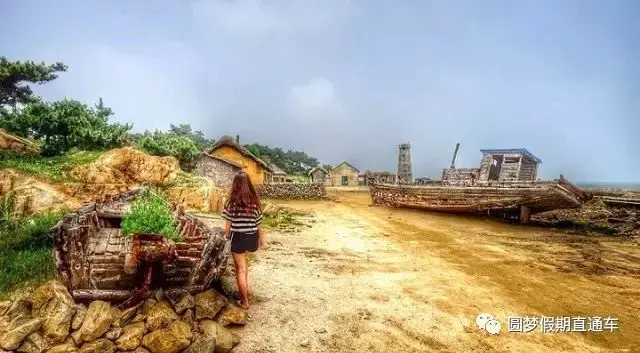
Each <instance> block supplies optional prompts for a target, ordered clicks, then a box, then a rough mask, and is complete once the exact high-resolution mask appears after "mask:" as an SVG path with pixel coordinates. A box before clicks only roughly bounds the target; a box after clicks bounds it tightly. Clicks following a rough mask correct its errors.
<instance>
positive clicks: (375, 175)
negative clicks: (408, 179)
mask: <svg viewBox="0 0 640 353" xmlns="http://www.w3.org/2000/svg"><path fill="white" fill-rule="evenodd" d="M362 175H363V179H364V180H363V183H362V185H371V184H395V183H396V175H395V174H394V173H391V172H372V171H370V170H367V171H365V172H364V173H363V174H362Z"/></svg>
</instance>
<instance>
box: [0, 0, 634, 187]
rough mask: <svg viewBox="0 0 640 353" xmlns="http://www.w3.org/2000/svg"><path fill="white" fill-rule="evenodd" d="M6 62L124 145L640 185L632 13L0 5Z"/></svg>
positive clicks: (589, 6) (605, 2) (602, 5)
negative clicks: (484, 153) (406, 156)
mask: <svg viewBox="0 0 640 353" xmlns="http://www.w3.org/2000/svg"><path fill="white" fill-rule="evenodd" d="M0 12H2V13H3V16H2V17H3V21H2V22H0V55H4V56H7V57H8V58H9V59H10V60H27V59H28V60H36V61H43V60H44V61H47V62H53V61H62V62H64V63H65V64H67V65H68V66H69V70H68V72H66V73H62V74H60V77H59V78H58V79H57V80H55V81H53V82H50V83H48V84H46V85H42V86H38V87H36V92H37V93H38V94H40V95H42V96H43V97H45V98H46V99H48V100H57V99H61V98H64V97H69V98H74V99H78V100H80V101H82V102H84V103H87V104H94V103H95V102H97V100H98V99H99V98H100V97H102V98H103V100H104V103H105V105H107V106H110V107H111V108H112V109H113V110H114V112H115V115H114V119H116V120H118V121H121V122H128V123H133V125H134V130H135V131H143V130H145V129H150V130H153V129H167V128H168V127H169V125H170V124H179V123H188V124H191V126H192V127H194V128H196V129H200V130H202V131H204V132H205V133H206V134H207V135H209V136H210V137H212V138H218V137H220V136H222V135H232V136H235V135H240V139H241V142H242V143H252V142H258V143H261V144H266V145H269V146H272V147H281V148H284V149H289V148H290V149H294V150H303V151H305V152H307V153H308V154H309V155H312V156H314V157H316V158H318V159H319V160H320V161H321V162H323V163H328V164H332V165H337V164H338V163H340V162H342V161H344V160H346V161H348V162H349V163H350V164H352V165H354V166H356V167H357V168H359V169H360V170H362V171H364V170H367V169H370V170H378V171H382V170H388V171H395V170H396V168H397V149H398V144H400V143H405V142H410V143H411V157H412V162H413V174H414V177H432V178H439V176H440V175H441V172H442V168H445V167H447V166H448V165H449V164H450V163H451V157H452V154H453V150H454V148H455V145H456V143H458V142H459V143H460V144H461V147H460V152H459V155H458V159H457V162H456V165H457V166H458V167H477V166H479V162H480V157H481V154H480V152H479V150H480V149H490V148H521V147H522V148H527V149H528V150H529V151H531V152H532V153H533V154H535V155H536V156H537V157H539V158H540V159H541V160H542V162H543V163H542V165H541V166H540V167H539V176H540V177H543V178H555V177H558V176H559V175H560V174H563V175H564V176H565V177H566V178H568V179H570V180H574V181H614V182H630V181H631V182H633V181H640V158H638V157H637V156H638V152H639V151H640V114H639V113H640V99H639V97H640V65H638V64H639V63H640V21H637V17H638V15H639V14H640V2H637V1H634V0H616V1H609V0H600V1H594V0H563V1H552V0H517V1H516V0H512V1H496V0H483V1H472V0H468V1H461V0H447V1H445V0H440V1H430V0H398V1H387V0H235V1H231V0H196V1H186V0H181V1H169V0H164V1H163V0H140V1H129V0H111V1H71V0H57V1H49V0H26V1H25V0H3V1H2V2H0Z"/></svg>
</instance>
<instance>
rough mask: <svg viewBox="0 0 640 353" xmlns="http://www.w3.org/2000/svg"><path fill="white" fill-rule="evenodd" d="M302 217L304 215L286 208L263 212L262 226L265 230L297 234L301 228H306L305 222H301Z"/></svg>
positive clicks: (270, 206)
mask: <svg viewBox="0 0 640 353" xmlns="http://www.w3.org/2000/svg"><path fill="white" fill-rule="evenodd" d="M266 207H267V208H272V207H277V206H275V205H269V206H266ZM263 209H264V208H263ZM303 216H306V215H305V214H303V213H299V212H295V211H293V210H290V209H286V208H277V209H276V210H272V211H270V212H265V215H264V218H263V220H262V225H263V226H264V227H266V228H270V229H277V230H280V231H284V232H298V231H300V229H301V228H302V227H305V226H308V224H307V223H306V222H303V221H302V220H301V217H303Z"/></svg>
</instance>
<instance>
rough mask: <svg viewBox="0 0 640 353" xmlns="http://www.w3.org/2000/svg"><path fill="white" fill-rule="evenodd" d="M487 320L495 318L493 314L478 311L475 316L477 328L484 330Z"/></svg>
mask: <svg viewBox="0 0 640 353" xmlns="http://www.w3.org/2000/svg"><path fill="white" fill-rule="evenodd" d="M489 320H495V319H494V317H493V315H491V314H489V313H480V314H478V316H476V325H477V326H478V328H479V329H481V330H484V329H485V326H486V325H487V322H489Z"/></svg>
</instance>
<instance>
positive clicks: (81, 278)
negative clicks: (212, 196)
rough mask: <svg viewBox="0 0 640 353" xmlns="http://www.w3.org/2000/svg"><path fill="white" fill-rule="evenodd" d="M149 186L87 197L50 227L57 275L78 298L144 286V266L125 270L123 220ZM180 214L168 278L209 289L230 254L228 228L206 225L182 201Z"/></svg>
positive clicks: (113, 296) (123, 294)
mask: <svg viewBox="0 0 640 353" xmlns="http://www.w3.org/2000/svg"><path fill="white" fill-rule="evenodd" d="M145 192H148V190H147V189H146V188H138V189H135V190H132V191H128V192H125V193H122V194H119V195H116V196H113V197H111V198H109V199H108V200H106V201H104V202H101V203H88V204H86V205H84V206H83V207H81V208H80V209H78V210H77V211H76V212H74V213H71V214H67V215H65V216H64V217H63V218H62V219H61V220H60V221H59V222H58V223H57V224H56V225H55V226H54V227H53V228H52V229H51V233H52V236H53V239H54V259H55V265H56V269H57V272H58V277H59V279H60V280H61V281H62V282H63V283H64V284H65V285H66V286H67V287H68V289H69V291H70V293H71V295H72V296H73V297H74V298H75V299H77V300H96V299H101V300H108V301H121V300H126V299H129V298H131V297H132V296H133V295H134V293H136V289H139V287H140V286H141V283H142V278H141V276H142V275H143V274H142V273H140V271H137V272H134V273H128V272H125V257H126V256H127V254H129V253H130V251H131V238H130V237H125V236H123V235H122V233H121V229H120V222H121V221H122V217H123V214H124V213H125V212H126V211H127V210H129V209H130V206H131V202H132V201H133V200H134V199H136V198H137V197H139V196H141V195H143V194H144V193H145ZM175 214H176V221H177V224H178V230H179V232H180V239H181V240H180V241H179V242H176V243H175V244H174V245H175V260H174V261H172V262H171V263H169V264H168V265H167V266H166V269H165V270H164V275H163V280H164V282H165V283H166V285H167V286H168V287H181V288H186V289H188V290H189V291H191V292H198V291H202V290H205V289H206V288H209V286H210V285H211V282H212V281H213V280H214V279H216V278H218V277H219V276H220V275H221V274H222V273H223V272H224V270H225V266H226V263H227V260H228V256H229V255H228V252H227V251H224V249H225V245H226V240H225V238H224V235H223V234H224V231H223V229H222V228H219V227H216V228H209V227H207V226H206V225H205V224H204V223H202V222H201V221H200V220H198V219H197V218H195V217H193V216H191V215H189V214H187V213H185V212H184V211H183V209H182V207H181V206H176V207H175Z"/></svg>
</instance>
